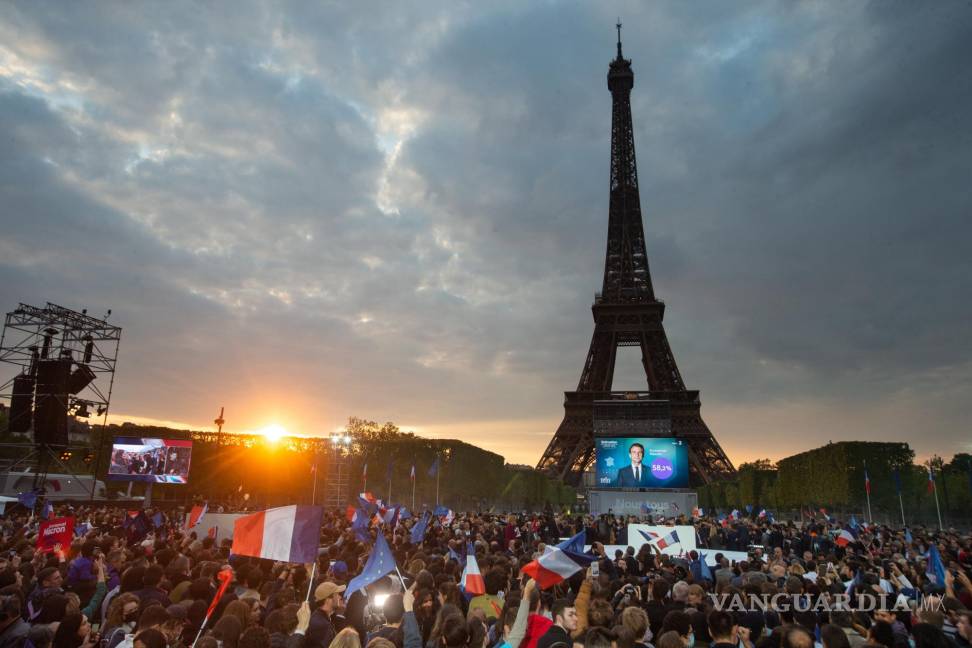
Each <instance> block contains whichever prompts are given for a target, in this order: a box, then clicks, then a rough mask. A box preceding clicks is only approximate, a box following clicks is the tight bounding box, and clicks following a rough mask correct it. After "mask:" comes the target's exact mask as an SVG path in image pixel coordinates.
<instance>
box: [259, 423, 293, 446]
mask: <svg viewBox="0 0 972 648" xmlns="http://www.w3.org/2000/svg"><path fill="white" fill-rule="evenodd" d="M257 433H259V434H262V435H263V436H264V437H265V438H266V439H267V441H269V442H271V443H276V442H277V441H279V440H280V439H282V438H283V437H285V436H287V429H286V428H285V427H284V426H282V425H279V424H277V423H271V424H270V425H267V426H266V427H262V428H260V429H259V430H257Z"/></svg>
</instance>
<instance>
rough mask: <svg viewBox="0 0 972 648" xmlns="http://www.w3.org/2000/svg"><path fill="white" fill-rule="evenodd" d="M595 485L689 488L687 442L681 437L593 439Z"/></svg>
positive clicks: (608, 486) (607, 486)
mask: <svg viewBox="0 0 972 648" xmlns="http://www.w3.org/2000/svg"><path fill="white" fill-rule="evenodd" d="M594 449H595V464H594V465H595V469H594V472H595V479H596V481H597V487H598V488H688V484H689V479H688V478H689V471H688V446H686V445H684V443H683V442H682V440H681V439H673V438H670V437H666V438H653V439H645V438H636V437H600V438H596V439H594Z"/></svg>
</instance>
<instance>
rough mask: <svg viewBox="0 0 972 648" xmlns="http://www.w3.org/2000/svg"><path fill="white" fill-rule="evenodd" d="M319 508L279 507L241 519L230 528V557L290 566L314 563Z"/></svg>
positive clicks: (320, 508)
mask: <svg viewBox="0 0 972 648" xmlns="http://www.w3.org/2000/svg"><path fill="white" fill-rule="evenodd" d="M323 516H324V509H323V507H320V506H281V507H280V508H272V509H267V510H266V511H260V512H259V513H254V514H252V515H244V516H243V517H241V518H238V519H237V520H236V523H235V524H234V525H233V548H232V550H231V551H232V553H234V554H237V555H240V556H254V557H256V558H269V559H270V560H280V561H283V562H292V563H309V562H314V561H315V560H317V549H318V545H319V544H320V533H321V519H322V518H323Z"/></svg>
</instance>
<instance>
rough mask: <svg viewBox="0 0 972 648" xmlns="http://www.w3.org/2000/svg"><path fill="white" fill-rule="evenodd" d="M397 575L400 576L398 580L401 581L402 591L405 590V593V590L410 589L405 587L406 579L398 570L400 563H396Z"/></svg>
mask: <svg viewBox="0 0 972 648" xmlns="http://www.w3.org/2000/svg"><path fill="white" fill-rule="evenodd" d="M395 573H396V574H398V580H400V581H401V582H402V590H403V591H404V590H407V589H408V588H407V587H405V579H404V578H402V572H400V571H399V570H398V563H395Z"/></svg>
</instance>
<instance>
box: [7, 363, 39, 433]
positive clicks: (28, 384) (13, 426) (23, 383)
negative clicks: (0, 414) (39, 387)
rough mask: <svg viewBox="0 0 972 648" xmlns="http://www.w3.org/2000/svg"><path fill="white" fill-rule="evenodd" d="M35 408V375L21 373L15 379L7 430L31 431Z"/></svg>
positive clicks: (12, 431)
mask: <svg viewBox="0 0 972 648" xmlns="http://www.w3.org/2000/svg"><path fill="white" fill-rule="evenodd" d="M33 409H34V377H33V376H31V375H29V374H20V375H19V376H17V377H16V378H14V379H13V391H12V392H11V393H10V413H9V416H8V418H7V431H8V432H9V433H10V434H26V433H27V432H29V431H30V423H31V418H32V417H33V415H34V413H33Z"/></svg>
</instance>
